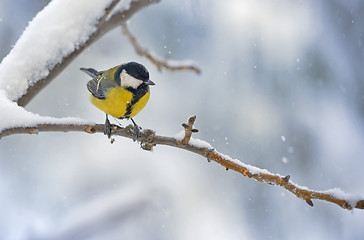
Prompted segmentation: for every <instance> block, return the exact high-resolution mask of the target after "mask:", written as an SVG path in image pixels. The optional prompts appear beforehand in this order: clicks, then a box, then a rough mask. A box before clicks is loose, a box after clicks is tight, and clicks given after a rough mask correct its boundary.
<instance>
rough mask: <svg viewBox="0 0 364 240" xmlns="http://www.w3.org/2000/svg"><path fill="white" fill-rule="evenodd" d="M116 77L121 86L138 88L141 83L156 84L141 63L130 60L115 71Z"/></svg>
mask: <svg viewBox="0 0 364 240" xmlns="http://www.w3.org/2000/svg"><path fill="white" fill-rule="evenodd" d="M115 79H116V81H117V82H119V83H120V86H122V87H125V88H130V87H131V88H134V89H137V88H138V87H139V86H140V85H142V84H144V85H147V86H148V85H155V84H154V82H152V81H151V80H150V79H149V72H148V70H147V69H146V68H145V67H144V66H143V65H141V64H139V63H136V62H129V63H125V64H122V65H120V66H119V68H118V69H117V70H116V72H115Z"/></svg>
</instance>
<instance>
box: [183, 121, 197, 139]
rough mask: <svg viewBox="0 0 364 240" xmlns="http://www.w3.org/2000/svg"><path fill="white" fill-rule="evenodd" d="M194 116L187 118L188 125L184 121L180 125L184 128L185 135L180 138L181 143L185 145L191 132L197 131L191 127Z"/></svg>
mask: <svg viewBox="0 0 364 240" xmlns="http://www.w3.org/2000/svg"><path fill="white" fill-rule="evenodd" d="M195 120H196V116H192V117H190V118H189V119H188V125H187V124H186V123H182V127H184V128H185V137H184V138H183V139H182V144H184V145H187V144H188V142H189V141H190V139H191V136H192V133H196V132H198V130H197V129H194V128H193V124H194V123H195Z"/></svg>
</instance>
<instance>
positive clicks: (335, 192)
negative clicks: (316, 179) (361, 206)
mask: <svg viewBox="0 0 364 240" xmlns="http://www.w3.org/2000/svg"><path fill="white" fill-rule="evenodd" d="M322 193H326V194H330V195H331V196H333V197H335V198H337V199H343V200H346V201H347V202H348V203H349V204H350V205H351V206H353V207H354V206H355V205H356V203H357V202H358V201H359V200H362V199H364V196H360V195H358V194H350V193H345V192H344V191H343V190H341V189H340V188H332V189H329V190H326V191H323V192H322Z"/></svg>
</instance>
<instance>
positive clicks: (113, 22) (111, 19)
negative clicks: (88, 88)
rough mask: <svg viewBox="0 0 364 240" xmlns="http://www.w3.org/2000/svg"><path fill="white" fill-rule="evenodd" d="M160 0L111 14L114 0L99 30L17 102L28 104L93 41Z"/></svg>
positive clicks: (135, 3) (141, 1)
mask: <svg viewBox="0 0 364 240" xmlns="http://www.w3.org/2000/svg"><path fill="white" fill-rule="evenodd" d="M159 1H160V0H139V1H131V3H130V7H129V8H128V9H125V10H122V11H120V12H117V13H115V14H114V15H112V16H110V14H111V13H112V10H113V9H114V7H115V6H116V5H117V4H118V3H119V2H120V0H114V1H112V3H111V4H110V5H109V6H108V7H107V8H106V9H105V14H104V15H103V16H102V17H101V18H100V19H99V22H98V24H97V30H96V31H95V32H94V33H93V34H92V35H91V36H90V37H89V39H88V40H87V41H86V42H85V43H84V44H83V45H80V46H78V48H77V49H76V50H75V51H73V52H72V53H70V54H69V55H67V56H65V57H64V58H63V60H62V62H61V63H59V64H57V65H56V66H54V67H53V68H52V69H50V72H49V74H48V75H47V76H46V77H45V78H43V79H40V80H38V81H37V82H36V83H35V84H34V85H32V86H30V87H29V88H28V90H27V92H26V93H25V94H24V95H23V96H21V97H20V98H19V99H18V100H17V103H18V105H19V106H22V107H24V106H26V105H27V104H28V103H29V102H30V101H31V100H32V99H33V98H34V97H35V96H36V95H37V94H38V93H39V92H40V91H41V90H42V89H43V88H44V87H46V86H47V85H48V84H49V83H50V82H51V81H52V80H53V79H54V78H56V77H57V76H58V74H60V73H61V72H62V71H63V70H64V69H65V68H66V67H67V66H68V65H69V64H70V63H71V62H72V61H73V60H74V59H75V58H76V57H77V56H78V55H79V54H80V53H81V52H82V51H83V50H84V49H85V48H87V47H89V46H90V45H91V44H92V43H94V42H95V41H97V40H98V39H99V38H100V37H102V36H103V35H105V34H106V33H108V32H109V31H110V30H112V29H113V28H115V27H116V26H119V25H120V24H121V23H122V22H124V21H127V20H128V19H129V18H130V17H131V16H132V15H133V14H134V13H135V12H137V11H139V10H140V9H142V8H144V7H146V6H149V5H150V4H153V3H157V2H159Z"/></svg>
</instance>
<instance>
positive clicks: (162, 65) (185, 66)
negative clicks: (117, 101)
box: [121, 22, 201, 73]
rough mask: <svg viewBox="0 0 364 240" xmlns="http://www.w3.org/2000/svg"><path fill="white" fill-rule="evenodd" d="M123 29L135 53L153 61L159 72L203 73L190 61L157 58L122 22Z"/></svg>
mask: <svg viewBox="0 0 364 240" xmlns="http://www.w3.org/2000/svg"><path fill="white" fill-rule="evenodd" d="M121 26H122V28H123V33H124V35H125V36H126V37H127V38H128V39H129V42H130V44H131V45H132V46H133V47H134V49H135V52H136V53H137V54H138V55H140V56H143V57H146V58H148V59H149V61H151V62H152V63H153V64H154V65H156V66H157V67H158V69H159V70H161V69H167V70H170V71H176V70H192V71H194V72H196V73H201V70H200V69H199V68H198V67H197V66H196V65H195V64H193V63H191V62H190V61H171V60H167V59H164V58H162V57H160V56H157V55H155V54H153V53H152V52H150V51H149V50H148V49H146V48H144V47H142V46H141V45H140V44H139V43H138V41H137V40H136V38H135V37H134V36H133V34H132V33H131V32H130V31H129V29H128V25H127V23H126V22H122V24H121Z"/></svg>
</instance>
